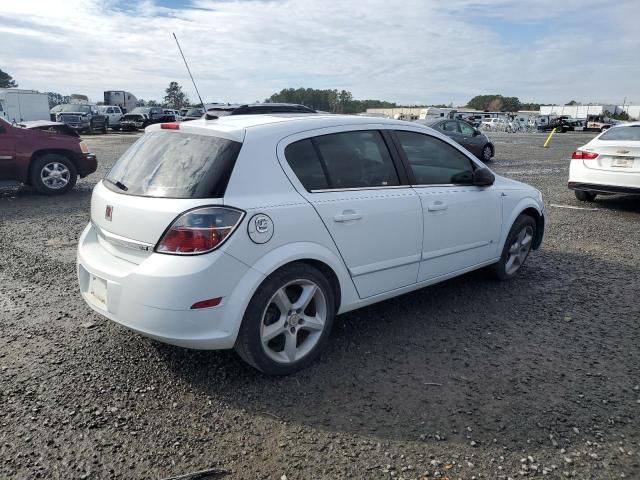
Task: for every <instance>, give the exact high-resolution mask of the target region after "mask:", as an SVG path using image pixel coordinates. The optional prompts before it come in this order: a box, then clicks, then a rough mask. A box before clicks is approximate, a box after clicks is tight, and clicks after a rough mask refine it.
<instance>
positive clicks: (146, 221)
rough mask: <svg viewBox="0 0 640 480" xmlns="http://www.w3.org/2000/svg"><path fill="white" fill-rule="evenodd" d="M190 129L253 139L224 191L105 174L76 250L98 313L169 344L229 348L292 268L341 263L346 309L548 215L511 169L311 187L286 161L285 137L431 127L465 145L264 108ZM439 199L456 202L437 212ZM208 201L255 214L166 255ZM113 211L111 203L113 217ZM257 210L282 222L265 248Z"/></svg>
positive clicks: (437, 277) (485, 259)
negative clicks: (180, 227) (193, 248)
mask: <svg viewBox="0 0 640 480" xmlns="http://www.w3.org/2000/svg"><path fill="white" fill-rule="evenodd" d="M160 128H161V127H160V126H159V125H153V126H151V127H148V129H147V130H148V131H149V130H151V131H156V130H158V129H160ZM180 129H181V130H182V131H187V132H193V133H199V134H205V135H212V136H220V137H224V138H228V139H231V140H235V141H240V142H243V146H242V149H241V150H240V154H239V156H238V158H237V160H236V162H235V166H234V168H233V173H232V174H231V177H230V179H229V182H228V185H227V188H226V192H225V194H224V198H219V199H169V198H149V197H139V196H131V195H125V194H120V193H116V192H115V191H113V190H111V189H109V188H107V187H105V186H104V185H103V184H102V182H101V183H99V184H98V185H97V186H96V187H95V189H94V192H93V196H92V201H91V220H92V224H90V225H89V226H88V227H87V229H86V230H85V231H84V233H83V234H82V236H81V238H80V243H79V247H78V275H79V281H80V289H81V292H82V295H83V297H84V298H85V299H86V301H87V303H88V304H89V305H90V306H91V308H93V309H94V310H96V311H97V312H99V313H101V314H102V315H104V316H106V317H108V318H110V319H112V320H114V321H116V322H118V323H121V324H123V325H125V326H127V327H129V328H131V329H133V330H136V331H138V332H140V333H142V334H144V335H147V336H149V337H152V338H156V339H159V340H161V341H164V342H167V343H173V344H176V345H181V346H185V347H192V348H206V349H217V348H231V347H232V346H233V345H234V343H235V340H236V336H237V334H238V330H239V328H240V324H241V322H242V318H243V315H244V312H245V310H246V308H247V305H248V303H249V301H250V300H251V297H252V296H253V294H254V292H255V291H256V290H257V289H258V287H259V286H260V284H261V282H262V281H263V280H264V279H265V278H266V277H267V276H268V275H270V274H271V273H273V272H274V271H275V270H277V269H278V268H280V267H282V266H284V265H286V264H288V263H291V262H295V261H307V262H317V263H321V264H323V265H324V266H325V267H326V268H328V269H330V270H331V271H332V272H333V273H334V274H335V277H336V279H337V283H338V287H339V291H340V304H339V309H338V313H342V312H346V311H349V310H353V309H355V308H359V307H361V306H364V305H368V304H371V303H375V302H377V301H380V300H384V299H386V298H390V297H393V296H395V295H399V294H401V293H405V292H408V291H411V290H414V289H417V288H421V287H424V286H426V285H429V284H432V283H435V282H438V281H442V280H444V279H447V278H450V277H452V276H455V275H459V274H461V273H464V272H466V271H470V270H473V269H475V268H480V267H482V266H485V265H488V264H490V263H492V262H495V261H496V259H497V258H498V256H499V255H500V252H501V251H502V247H503V244H504V242H505V239H506V235H507V233H508V231H509V228H510V227H511V225H512V223H513V221H514V220H515V218H516V217H517V216H518V215H519V214H520V213H521V212H522V211H523V210H524V209H527V208H533V209H535V210H536V211H537V212H539V214H540V215H543V206H542V199H541V196H540V194H539V192H537V191H536V190H535V189H533V188H531V187H529V186H527V185H524V184H522V183H519V182H515V181H511V180H507V179H504V178H501V177H496V182H495V184H494V185H492V186H490V187H482V188H480V187H473V186H467V187H461V186H458V187H453V186H444V187H443V186H430V187H420V186H410V185H404V186H399V187H393V188H391V187H384V188H383V187H379V188H370V189H343V190H340V191H337V190H336V191H321V192H314V193H309V192H307V191H306V190H305V189H304V187H302V184H301V183H300V181H299V180H298V179H297V177H296V176H295V174H294V173H293V171H292V170H291V168H290V167H289V165H288V163H287V161H286V159H285V157H284V149H285V148H286V146H287V145H288V144H289V143H292V142H294V141H296V140H299V139H302V138H307V137H312V136H315V135H319V134H320V133H330V132H340V131H351V130H358V129H369V130H370V129H378V130H384V129H406V130H413V131H419V132H422V133H425V132H429V134H431V135H433V136H436V137H438V138H440V139H442V140H443V141H445V142H447V143H449V144H450V145H452V146H455V144H454V143H453V142H452V141H450V140H449V139H448V138H447V137H445V136H443V135H440V134H438V133H436V132H435V131H433V130H430V129H425V128H423V127H420V126H417V125H413V124H407V123H404V122H397V121H393V120H378V119H375V120H373V119H370V118H363V117H355V116H353V117H342V116H331V115H329V116H320V115H318V116H315V115H314V116H313V117H311V116H308V117H305V118H300V117H298V118H295V117H292V116H275V117H270V116H266V115H262V116H236V117H234V116H231V117H225V118H224V119H220V120H216V121H209V122H207V121H205V120H195V121H192V122H187V123H184V124H181V127H180ZM455 148H458V149H460V147H459V146H455ZM461 151H463V150H461ZM463 153H465V155H468V156H469V158H470V159H471V160H472V161H474V162H476V163H477V164H478V163H479V162H478V161H477V159H475V158H474V157H473V156H472V155H471V154H469V153H468V152H466V151H463ZM437 202H442V203H446V205H447V207H448V208H447V209H441V210H435V211H432V210H429V206H430V205H432V204H434V203H437ZM209 205H225V206H230V207H233V208H235V209H241V210H243V211H244V212H245V215H244V217H243V218H242V221H241V223H240V224H239V225H238V226H237V227H236V229H235V231H234V233H233V234H232V235H231V236H230V237H229V239H228V241H226V242H225V243H223V244H222V245H221V246H220V248H219V249H217V250H215V251H213V252H210V253H207V254H203V255H195V256H176V255H167V254H159V253H155V251H154V246H155V245H156V244H157V242H158V241H159V240H160V238H161V236H162V235H163V233H164V232H165V230H166V229H167V227H168V226H169V225H170V224H171V223H172V221H173V220H174V219H175V218H176V217H178V216H179V215H180V214H181V213H182V212H184V211H186V210H189V209H192V208H195V207H199V206H209ZM107 206H110V207H112V211H111V220H108V219H107V218H106V216H107V215H106V210H107ZM257 214H261V215H267V216H268V217H269V218H270V220H271V221H272V224H273V234H272V236H271V238H270V239H269V240H268V241H266V242H265V243H255V242H254V241H253V240H252V239H251V238H250V236H249V233H248V232H249V231H250V228H251V222H252V219H253V218H254V215H257ZM341 215H343V216H344V215H347V216H349V215H352V216H353V217H349V218H341V217H340V216H341ZM336 219H337V220H338V221H336ZM343 220H344V221H343ZM215 297H222V301H221V303H220V304H219V305H218V306H215V307H210V308H205V309H199V310H192V309H191V305H193V304H194V303H196V302H199V301H202V300H205V299H210V298H215Z"/></svg>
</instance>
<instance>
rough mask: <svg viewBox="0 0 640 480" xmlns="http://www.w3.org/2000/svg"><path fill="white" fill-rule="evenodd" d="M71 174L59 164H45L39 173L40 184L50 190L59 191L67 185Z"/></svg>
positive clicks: (65, 167) (64, 166)
mask: <svg viewBox="0 0 640 480" xmlns="http://www.w3.org/2000/svg"><path fill="white" fill-rule="evenodd" d="M70 178H71V172H70V171H69V169H68V168H67V166H66V165H64V164H63V163H59V162H50V163H47V164H46V165H45V166H44V167H42V170H41V171H40V179H41V180H42V183H43V184H44V185H45V186H46V187H47V188H50V189H52V190H60V189H61V188H64V187H66V186H67V184H68V183H69V179H70Z"/></svg>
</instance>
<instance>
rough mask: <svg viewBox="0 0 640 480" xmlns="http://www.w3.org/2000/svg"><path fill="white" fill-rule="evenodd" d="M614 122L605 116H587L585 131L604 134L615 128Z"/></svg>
mask: <svg viewBox="0 0 640 480" xmlns="http://www.w3.org/2000/svg"><path fill="white" fill-rule="evenodd" d="M614 124H615V123H614V121H613V120H612V119H610V118H608V117H605V116H604V115H587V119H586V122H585V127H584V129H585V130H587V131H596V132H604V131H605V130H607V129H608V128H611V127H613V125H614Z"/></svg>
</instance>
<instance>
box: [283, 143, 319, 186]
mask: <svg viewBox="0 0 640 480" xmlns="http://www.w3.org/2000/svg"><path fill="white" fill-rule="evenodd" d="M284 156H285V157H286V159H287V162H288V163H289V165H290V166H291V169H292V170H293V172H294V173H295V174H296V176H297V177H298V179H299V180H300V183H302V185H303V186H304V188H306V189H307V190H309V191H311V190H323V189H326V188H329V184H328V182H327V177H326V176H325V174H324V171H323V169H322V165H321V163H320V158H319V157H318V155H317V154H316V150H315V148H314V147H313V144H312V143H311V140H310V139H306V140H301V141H299V142H295V143H292V144H291V145H289V146H287V148H286V149H285V151H284Z"/></svg>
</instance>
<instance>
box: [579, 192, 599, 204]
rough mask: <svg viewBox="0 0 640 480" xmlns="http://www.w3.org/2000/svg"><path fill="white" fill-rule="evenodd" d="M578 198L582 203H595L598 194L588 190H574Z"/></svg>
mask: <svg viewBox="0 0 640 480" xmlns="http://www.w3.org/2000/svg"><path fill="white" fill-rule="evenodd" d="M573 192H574V193H575V194H576V198H577V199H578V200H580V201H581V202H593V201H594V200H595V199H596V196H598V194H597V193H596V192H589V191H587V190H574V191H573Z"/></svg>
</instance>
